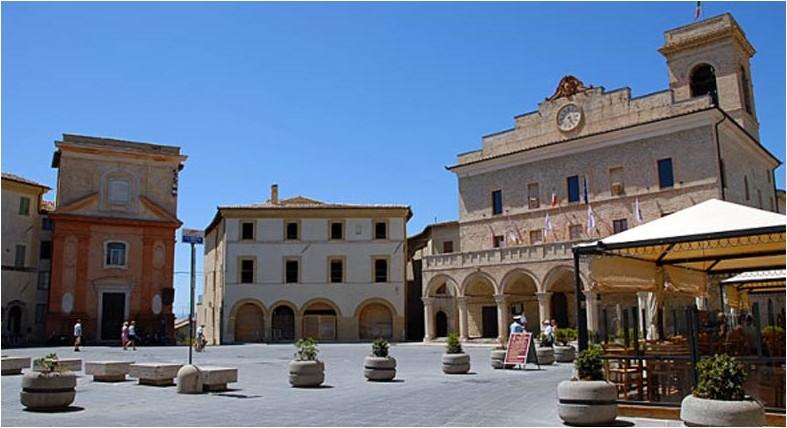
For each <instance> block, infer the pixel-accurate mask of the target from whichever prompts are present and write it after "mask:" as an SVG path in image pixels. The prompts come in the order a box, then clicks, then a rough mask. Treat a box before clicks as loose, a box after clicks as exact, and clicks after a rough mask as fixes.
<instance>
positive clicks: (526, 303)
mask: <svg viewBox="0 0 787 428" xmlns="http://www.w3.org/2000/svg"><path fill="white" fill-rule="evenodd" d="M501 290H502V295H501V296H498V300H502V305H501V315H502V316H503V317H504V319H502V320H500V321H501V322H500V324H501V335H500V336H501V340H506V338H507V337H508V324H510V323H511V322H512V321H513V317H514V316H515V315H521V314H522V313H524V314H525V316H526V317H527V326H526V328H527V330H528V331H531V332H533V333H538V332H539V325H540V322H541V320H542V317H541V314H540V308H539V299H538V297H537V296H538V283H537V281H536V277H535V275H534V274H533V273H531V272H529V271H527V270H525V269H514V270H512V271H510V272H508V273H507V274H506V275H505V276H504V277H503V280H502V281H501Z"/></svg>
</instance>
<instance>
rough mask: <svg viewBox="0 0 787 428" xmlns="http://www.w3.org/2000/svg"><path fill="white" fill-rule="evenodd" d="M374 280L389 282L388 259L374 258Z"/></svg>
mask: <svg viewBox="0 0 787 428" xmlns="http://www.w3.org/2000/svg"><path fill="white" fill-rule="evenodd" d="M374 282H388V260H387V259H374Z"/></svg>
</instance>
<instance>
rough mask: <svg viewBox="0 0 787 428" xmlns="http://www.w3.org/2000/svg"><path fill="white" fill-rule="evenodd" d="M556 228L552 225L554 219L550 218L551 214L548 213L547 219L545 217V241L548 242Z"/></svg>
mask: <svg viewBox="0 0 787 428" xmlns="http://www.w3.org/2000/svg"><path fill="white" fill-rule="evenodd" d="M554 229H555V227H554V226H553V225H552V219H551V218H549V213H547V215H546V217H544V240H545V241H546V239H547V237H548V236H549V235H550V234H551V233H552V230H554Z"/></svg>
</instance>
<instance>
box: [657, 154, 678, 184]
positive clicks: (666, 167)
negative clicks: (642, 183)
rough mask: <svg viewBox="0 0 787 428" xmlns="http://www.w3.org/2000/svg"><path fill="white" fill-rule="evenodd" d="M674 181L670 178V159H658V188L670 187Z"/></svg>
mask: <svg viewBox="0 0 787 428" xmlns="http://www.w3.org/2000/svg"><path fill="white" fill-rule="evenodd" d="M674 184H675V180H674V178H673V177H672V158H667V159H659V188H660V189H665V188H667V187H672V186H673V185H674Z"/></svg>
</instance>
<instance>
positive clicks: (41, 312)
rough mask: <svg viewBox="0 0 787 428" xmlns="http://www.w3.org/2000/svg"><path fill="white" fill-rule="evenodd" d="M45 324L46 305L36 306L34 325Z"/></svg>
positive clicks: (39, 304)
mask: <svg viewBox="0 0 787 428" xmlns="http://www.w3.org/2000/svg"><path fill="white" fill-rule="evenodd" d="M45 322H46V303H38V304H36V324H39V325H40V324H43V323H45Z"/></svg>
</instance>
